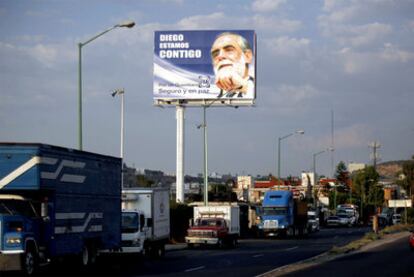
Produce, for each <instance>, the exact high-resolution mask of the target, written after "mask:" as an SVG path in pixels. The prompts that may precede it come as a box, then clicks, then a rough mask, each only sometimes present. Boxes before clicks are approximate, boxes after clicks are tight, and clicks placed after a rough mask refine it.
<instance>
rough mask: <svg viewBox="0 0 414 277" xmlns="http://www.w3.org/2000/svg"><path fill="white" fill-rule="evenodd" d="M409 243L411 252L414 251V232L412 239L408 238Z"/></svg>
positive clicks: (411, 235) (413, 232)
mask: <svg viewBox="0 0 414 277" xmlns="http://www.w3.org/2000/svg"><path fill="white" fill-rule="evenodd" d="M408 243H409V245H410V248H411V250H413V251H414V231H411V234H410V237H409V238H408Z"/></svg>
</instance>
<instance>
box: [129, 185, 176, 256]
mask: <svg viewBox="0 0 414 277" xmlns="http://www.w3.org/2000/svg"><path fill="white" fill-rule="evenodd" d="M169 238H170V202H169V189H168V188H140V189H124V190H123V191H122V249H121V251H122V252H123V253H132V254H142V255H144V256H145V255H150V256H153V257H154V256H155V257H162V256H164V254H165V244H166V243H167V242H168V240H169Z"/></svg>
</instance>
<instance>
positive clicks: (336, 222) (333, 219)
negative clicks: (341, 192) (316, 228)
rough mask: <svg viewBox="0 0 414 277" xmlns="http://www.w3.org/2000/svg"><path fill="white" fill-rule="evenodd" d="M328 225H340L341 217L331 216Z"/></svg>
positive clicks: (327, 221) (327, 220)
mask: <svg viewBox="0 0 414 277" xmlns="http://www.w3.org/2000/svg"><path fill="white" fill-rule="evenodd" d="M326 226H328V227H334V226H340V220H339V217H337V216H336V215H331V216H329V217H328V218H327V219H326Z"/></svg>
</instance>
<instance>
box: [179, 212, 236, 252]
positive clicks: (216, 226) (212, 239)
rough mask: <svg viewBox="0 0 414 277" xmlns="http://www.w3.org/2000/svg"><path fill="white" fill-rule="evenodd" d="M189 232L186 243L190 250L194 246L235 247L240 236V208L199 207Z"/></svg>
mask: <svg viewBox="0 0 414 277" xmlns="http://www.w3.org/2000/svg"><path fill="white" fill-rule="evenodd" d="M193 209H194V210H193V212H194V214H193V215H194V216H193V220H192V222H191V224H190V227H189V229H188V230H187V236H186V237H185V241H186V243H187V246H188V247H189V248H192V247H193V246H194V245H196V244H197V245H216V246H218V247H219V248H221V247H223V246H225V245H227V246H229V247H234V246H235V245H236V244H237V239H238V237H239V236H240V210H239V206H236V205H226V206H198V207H194V208H193Z"/></svg>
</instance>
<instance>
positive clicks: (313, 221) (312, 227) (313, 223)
mask: <svg viewBox="0 0 414 277" xmlns="http://www.w3.org/2000/svg"><path fill="white" fill-rule="evenodd" d="M317 231H319V215H318V214H317V212H316V211H308V232H309V233H313V232H317Z"/></svg>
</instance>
